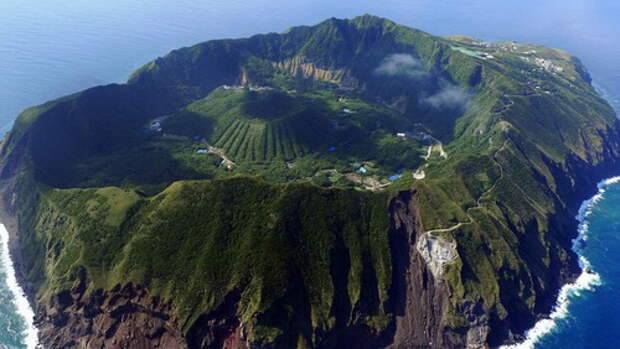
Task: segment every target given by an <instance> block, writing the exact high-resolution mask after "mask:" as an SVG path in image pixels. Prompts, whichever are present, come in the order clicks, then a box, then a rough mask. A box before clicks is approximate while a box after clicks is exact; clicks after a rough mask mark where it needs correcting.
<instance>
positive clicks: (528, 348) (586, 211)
mask: <svg viewBox="0 0 620 349" xmlns="http://www.w3.org/2000/svg"><path fill="white" fill-rule="evenodd" d="M615 183H620V176H618V177H612V178H608V179H605V180H603V181H601V182H599V183H598V185H597V187H598V192H597V193H596V195H594V196H593V197H591V198H590V199H589V200H586V201H584V202H583V203H582V204H581V207H580V208H579V212H578V214H577V216H576V217H575V218H576V219H577V220H578V221H579V228H578V235H577V237H576V238H575V239H573V245H572V248H573V251H574V252H575V253H577V255H579V267H580V268H581V274H580V275H579V277H577V279H576V280H575V281H574V282H573V283H570V284H566V285H564V286H563V287H562V288H561V289H560V292H559V294H558V298H557V300H556V304H555V306H554V307H553V309H552V311H551V314H549V317H548V318H546V319H542V320H540V321H538V322H537V323H536V324H535V325H534V327H533V328H531V329H530V330H528V331H527V332H526V334H525V338H526V339H525V341H523V342H521V343H518V344H513V345H504V346H502V347H500V349H533V348H535V347H536V343H538V342H539V341H540V340H541V339H542V338H544V337H545V336H546V335H548V334H550V333H553V331H554V330H555V329H556V328H557V326H558V322H559V320H562V319H565V318H567V317H568V316H569V315H570V313H569V310H568V307H569V305H570V303H571V301H572V300H573V299H575V298H577V297H580V296H581V295H582V294H583V293H584V292H593V291H594V290H595V289H596V287H598V286H600V285H601V283H602V281H601V277H600V275H599V274H597V273H596V272H595V271H593V270H592V267H591V265H590V262H589V261H588V260H587V259H586V258H585V257H584V256H583V255H581V252H582V249H583V246H584V243H583V242H584V241H587V240H588V233H589V228H590V225H589V222H588V219H587V218H588V217H589V216H590V215H591V214H592V210H593V208H594V207H596V203H597V202H599V201H600V200H601V199H602V198H603V196H604V195H605V192H606V190H607V187H608V186H610V185H612V184H615Z"/></svg>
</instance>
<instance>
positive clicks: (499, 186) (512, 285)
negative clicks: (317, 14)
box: [0, 15, 620, 349]
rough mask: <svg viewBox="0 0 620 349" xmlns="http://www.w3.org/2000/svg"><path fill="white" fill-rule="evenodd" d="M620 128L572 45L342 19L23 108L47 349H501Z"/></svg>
mask: <svg viewBox="0 0 620 349" xmlns="http://www.w3.org/2000/svg"><path fill="white" fill-rule="evenodd" d="M619 131H620V126H619V124H618V120H617V118H616V114H615V112H614V111H613V109H612V108H611V107H610V106H609V104H608V103H607V102H606V101H605V100H604V99H602V98H601V97H600V96H599V95H598V94H597V92H596V91H595V89H594V88H593V87H592V85H591V79H590V76H589V75H588V73H587V71H586V69H585V68H584V66H583V65H582V64H581V63H580V61H579V60H578V59H577V58H575V57H572V56H570V55H569V54H567V53H566V52H563V51H561V50H557V49H552V48H547V47H542V46H537V45H530V44H522V43H517V42H497V43H488V42H483V41H481V40H477V39H474V38H470V37H461V36H459V37H438V36H433V35H430V34H427V33H425V32H422V31H419V30H416V29H412V28H408V27H405V26H402V25H398V24H396V23H394V22H392V21H390V20H387V19H383V18H379V17H375V16H371V15H364V16H360V17H357V18H354V19H350V20H348V19H345V20H343V19H335V18H332V19H328V20H326V21H324V22H322V23H320V24H317V25H314V26H299V27H294V28H291V29H289V30H287V31H285V32H283V33H270V34H264V35H255V36H252V37H250V38H244V39H234V40H232V39H230V40H213V41H208V42H204V43H201V44H198V45H195V46H192V47H186V48H181V49H178V50H174V51H172V52H170V53H169V54H167V55H166V56H164V57H161V58H157V59H156V60H154V61H152V62H150V63H148V64H146V65H145V66H143V67H142V68H140V69H138V70H137V71H136V72H135V73H133V74H132V75H131V77H130V78H129V80H128V82H127V83H124V84H111V85H107V86H98V87H94V88H91V89H88V90H85V91H83V92H80V93H76V94H74V95H70V96H66V97H63V98H60V99H57V100H54V101H50V102H47V103H44V104H42V105H39V106H35V107H32V108H29V109H27V110H25V111H23V112H22V113H21V114H20V115H19V117H18V118H17V120H16V121H15V124H14V126H13V128H12V130H11V131H10V133H9V134H8V135H7V136H6V137H5V139H4V140H3V142H2V144H1V146H0V181H1V184H0V191H1V193H0V194H1V199H0V211H1V212H2V216H1V218H0V221H1V222H3V223H4V224H5V225H6V226H7V228H8V229H9V231H10V234H11V244H10V247H11V254H12V257H13V259H14V262H15V266H16V268H17V271H18V274H19V279H20V282H21V284H22V286H23V288H24V289H25V290H26V292H27V294H28V297H29V300H30V302H31V303H32V304H33V307H34V309H35V312H36V324H37V327H38V329H39V339H40V342H41V345H43V346H44V347H45V348H138V349H140V348H227V349H233V348H235V349H237V348H298V349H302V348H362V349H364V348H369V349H370V348H472V349H473V348H489V347H491V348H494V347H499V346H501V345H504V344H510V343H515V342H518V341H520V340H522V339H523V336H524V333H525V331H527V329H529V328H531V327H532V326H533V325H534V323H535V322H536V321H537V320H539V319H542V318H544V317H545V316H547V315H548V314H549V312H550V311H551V309H552V306H553V304H554V303H555V301H556V297H557V295H558V290H559V289H560V288H561V287H562V285H564V284H566V283H568V282H571V281H572V280H574V279H575V277H576V276H577V275H578V274H579V273H580V269H579V266H578V263H577V256H576V254H575V253H574V252H573V251H572V250H571V240H572V239H573V238H575V237H576V236H577V221H576V220H575V218H574V217H575V215H576V213H577V210H578V208H579V205H580V204H581V202H582V201H583V200H584V199H586V198H587V197H589V196H591V194H593V193H594V192H595V190H596V183H597V182H598V181H599V180H601V179H602V178H605V177H607V176H609V175H610V174H614V173H618V170H619V169H620V163H619V161H618V160H619V159H620V134H619Z"/></svg>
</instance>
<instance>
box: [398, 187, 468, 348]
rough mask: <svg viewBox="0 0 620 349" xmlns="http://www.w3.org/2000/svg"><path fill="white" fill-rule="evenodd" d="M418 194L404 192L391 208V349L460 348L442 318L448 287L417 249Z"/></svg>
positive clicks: (419, 229)
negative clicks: (447, 333)
mask: <svg viewBox="0 0 620 349" xmlns="http://www.w3.org/2000/svg"><path fill="white" fill-rule="evenodd" d="M414 195H415V193H412V192H401V193H400V194H399V196H398V197H396V198H395V199H394V200H393V201H392V203H391V205H390V212H391V214H392V230H391V234H392V236H391V248H392V249H393V261H394V267H393V268H394V269H393V270H394V278H393V283H394V284H393V285H394V286H393V287H394V289H393V297H394V302H395V303H394V305H395V314H396V322H395V326H396V329H395V333H394V342H393V344H392V345H391V346H390V348H393V349H396V348H403V349H404V348H459V347H462V343H454V342H452V339H451V338H446V337H445V336H444V334H443V333H442V332H443V330H442V329H443V327H444V325H443V324H442V323H443V319H442V314H443V312H444V309H445V305H446V302H447V301H448V292H447V289H446V287H445V284H444V283H442V282H435V278H434V276H433V273H432V272H431V270H430V268H429V267H428V266H427V264H426V262H425V261H424V258H423V257H422V255H421V254H420V253H419V252H418V251H417V249H416V248H415V247H414V246H415V245H416V239H417V238H418V234H419V232H421V231H422V227H421V226H420V220H419V219H418V218H417V217H418V213H417V208H416V203H415V199H414Z"/></svg>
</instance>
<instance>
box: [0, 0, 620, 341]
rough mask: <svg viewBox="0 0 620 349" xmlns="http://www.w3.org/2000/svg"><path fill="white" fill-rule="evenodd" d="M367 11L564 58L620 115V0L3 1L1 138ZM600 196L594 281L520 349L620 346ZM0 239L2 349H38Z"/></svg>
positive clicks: (609, 231)
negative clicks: (74, 102) (173, 58)
mask: <svg viewBox="0 0 620 349" xmlns="http://www.w3.org/2000/svg"><path fill="white" fill-rule="evenodd" d="M364 13H371V14H375V15H379V16H383V17H387V18H390V19H392V20H394V21H396V22H399V23H402V24H405V25H408V26H412V27H416V28H419V29H422V30H425V31H428V32H430V33H433V34H436V35H451V34H465V35H469V36H474V37H478V38H480V39H484V40H489V41H499V40H517V41H521V42H531V43H537V44H543V45H548V46H554V47H559V48H562V49H565V50H567V51H569V52H571V53H572V54H574V55H576V56H578V57H579V58H580V59H581V60H582V61H583V62H584V63H585V64H586V66H587V67H588V69H589V70H590V72H591V73H592V76H593V78H594V81H595V83H596V86H597V88H598V89H599V91H600V92H601V93H602V94H603V95H604V96H605V97H606V98H607V99H608V100H609V101H610V103H612V105H614V107H615V108H616V109H617V110H620V64H618V62H620V45H617V38H618V37H620V22H618V20H617V16H618V14H620V2H618V1H613V0H597V1H592V0H563V1H557V0H536V1H534V0H518V1H517V0H504V1H496V0H479V1H475V2H472V1H464V0H460V1H457V0H382V1H373V0H355V1H353V0H342V1H327V0H314V1H309V0H298V1H284V0H227V1H221V0H212V1H206V0H115V1H104V0H91V1H84V0H1V1H0V43H1V45H0V133H2V134H4V133H5V132H7V131H8V130H9V129H10V127H11V125H12V123H13V121H14V120H15V117H16V116H17V115H18V113H19V112H20V111H21V110H23V109H24V108H26V107H28V106H31V105H35V104H40V103H42V102H44V101H46V100H49V99H53V98H56V97H59V96H62V95H66V94H69V93H73V92H77V91H79V90H82V89H85V88H88V87H91V86H94V85H98V84H106V83H112V82H123V81H125V80H126V78H127V77H128V75H129V74H130V73H131V71H133V70H134V69H136V68H138V67H139V66H141V65H142V64H144V63H146V62H147V61H149V60H151V59H154V58H156V57H157V56H161V55H164V54H165V53H166V52H168V51H169V50H171V49H174V48H177V47H181V46H187V45H192V44H195V43H198V42H201V41H205V40H209V39H216V38H236V37H244V36H248V35H252V34H255V33H264V32H281V31H283V30H285V29H286V28H288V27H290V26H293V25H300V24H315V23H318V22H319V21H321V20H323V19H326V18H328V17H339V18H344V17H354V16H357V15H361V14H364ZM619 175H620V173H619ZM601 190H602V192H600V193H599V195H598V196H597V197H596V199H593V200H591V201H589V202H587V203H585V204H584V210H583V212H582V213H583V214H582V216H581V217H580V218H582V219H583V223H582V225H581V232H582V234H583V236H584V238H586V239H587V242H586V243H585V244H584V243H579V244H578V246H576V247H579V251H578V252H579V253H580V254H581V255H582V256H583V257H582V263H583V264H584V265H586V264H588V263H589V264H590V269H592V271H593V273H584V274H583V275H582V276H581V277H580V279H579V280H578V281H577V283H576V284H575V285H569V286H567V287H566V288H565V289H564V290H563V291H562V295H563V296H562V297H561V298H562V301H561V302H560V303H559V305H558V307H557V309H556V311H555V312H554V315H553V317H552V319H550V320H548V321H542V322H540V323H539V324H538V325H537V327H536V328H535V329H534V330H532V331H530V333H529V336H528V341H526V342H525V343H523V344H522V345H521V346H520V347H521V348H619V347H620V342H619V341H620V339H618V338H617V336H616V333H620V319H619V318H618V317H616V316H615V314H618V311H619V310H620V309H618V308H619V307H620V303H618V302H616V301H615V297H614V295H615V294H617V293H618V292H619V290H620V261H618V260H617V259H615V258H614V256H616V255H620V241H619V239H620V238H619V236H620V234H619V233H620V219H619V218H620V217H618V216H619V215H620V210H618V208H620V183H616V182H615V181H610V182H606V183H602V184H601ZM0 238H1V239H2V240H1V241H0V349H2V348H33V347H34V346H35V343H34V341H33V338H34V334H35V332H34V331H35V329H34V328H33V327H32V321H31V314H32V310H31V309H29V307H28V306H27V304H26V303H24V298H23V296H22V294H21V290H20V289H19V287H18V285H17V284H16V283H15V281H14V275H13V274H12V266H11V264H10V263H9V262H10V260H8V259H7V257H8V254H7V250H6V248H5V246H6V245H5V243H6V239H7V238H8V236H7V234H6V233H5V230H3V228H0ZM617 303H618V304H617Z"/></svg>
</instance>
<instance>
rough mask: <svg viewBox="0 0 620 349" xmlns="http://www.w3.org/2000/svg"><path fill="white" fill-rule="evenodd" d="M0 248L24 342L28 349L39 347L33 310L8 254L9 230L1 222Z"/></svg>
mask: <svg viewBox="0 0 620 349" xmlns="http://www.w3.org/2000/svg"><path fill="white" fill-rule="evenodd" d="M0 240H1V241H0V244H1V246H0V248H1V249H2V265H3V266H4V268H5V271H6V273H5V274H6V283H7V286H8V288H9V290H10V291H11V293H12V294H13V303H14V304H15V307H16V308H17V312H18V313H19V315H21V316H22V317H23V318H24V322H25V323H26V329H25V330H24V333H23V336H24V344H26V347H27V348H28V349H35V348H39V345H38V342H39V341H38V339H37V332H38V331H37V328H36V327H35V326H34V323H33V321H34V311H32V308H31V307H30V303H28V299H27V298H26V295H25V294H24V291H23V290H22V288H21V286H19V283H18V282H17V278H16V277H15V268H14V266H13V261H12V260H11V257H10V254H9V232H8V231H7V230H6V227H5V226H4V225H3V224H0Z"/></svg>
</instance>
